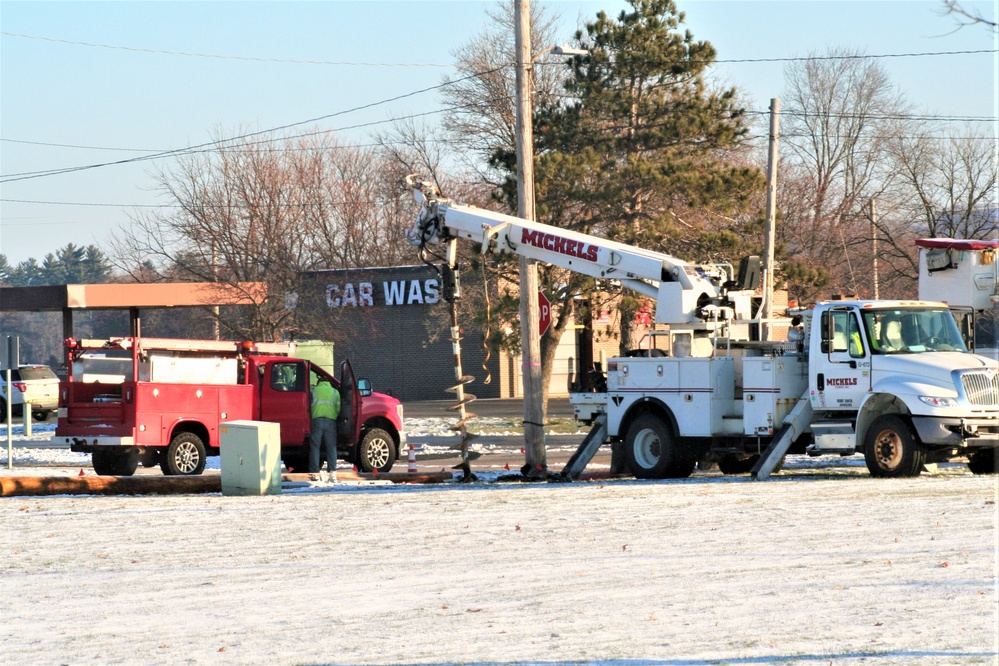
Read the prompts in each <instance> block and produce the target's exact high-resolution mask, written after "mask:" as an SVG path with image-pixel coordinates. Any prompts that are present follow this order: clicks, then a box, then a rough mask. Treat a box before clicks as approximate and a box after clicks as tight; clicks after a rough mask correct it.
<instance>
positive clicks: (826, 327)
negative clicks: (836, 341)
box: [819, 310, 833, 354]
mask: <svg viewBox="0 0 999 666" xmlns="http://www.w3.org/2000/svg"><path fill="white" fill-rule="evenodd" d="M819 326H820V327H821V328H820V330H821V333H822V353H823V354H828V353H829V350H830V349H832V337H833V334H832V321H831V319H830V317H829V311H828V310H826V311H825V312H823V313H822V318H821V320H820V322H819Z"/></svg>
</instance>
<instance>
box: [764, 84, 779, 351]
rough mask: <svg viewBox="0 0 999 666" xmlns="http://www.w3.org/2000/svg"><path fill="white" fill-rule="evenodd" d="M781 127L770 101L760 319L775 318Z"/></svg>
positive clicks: (776, 109)
mask: <svg viewBox="0 0 999 666" xmlns="http://www.w3.org/2000/svg"><path fill="white" fill-rule="evenodd" d="M779 127H780V100H779V99H777V98H776V97H774V98H772V99H771V100H770V148H769V153H768V155H767V230H766V248H764V254H763V307H762V309H761V312H760V318H761V319H763V320H764V321H766V320H768V319H771V318H772V316H773V298H774V251H775V250H774V245H775V242H774V235H775V234H776V227H777V135H778V132H779ZM760 333H761V335H760V339H761V340H769V339H770V323H769V322H766V323H764V324H763V325H762V326H761V327H760Z"/></svg>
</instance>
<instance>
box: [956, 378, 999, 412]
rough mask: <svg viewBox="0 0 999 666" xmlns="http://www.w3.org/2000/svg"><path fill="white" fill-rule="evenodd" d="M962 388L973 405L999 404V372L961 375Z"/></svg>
mask: <svg viewBox="0 0 999 666" xmlns="http://www.w3.org/2000/svg"><path fill="white" fill-rule="evenodd" d="M961 386H962V387H963V388H964V394H965V395H966V396H968V402H970V403H971V404H972V405H983V406H988V405H997V404H999V372H968V373H965V374H963V375H961Z"/></svg>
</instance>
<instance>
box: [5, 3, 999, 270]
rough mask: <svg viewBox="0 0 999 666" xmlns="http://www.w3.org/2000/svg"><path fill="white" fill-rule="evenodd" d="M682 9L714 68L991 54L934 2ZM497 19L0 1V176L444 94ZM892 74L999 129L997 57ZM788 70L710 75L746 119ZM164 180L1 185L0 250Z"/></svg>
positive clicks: (408, 7) (948, 59) (420, 105)
mask: <svg viewBox="0 0 999 666" xmlns="http://www.w3.org/2000/svg"><path fill="white" fill-rule="evenodd" d="M962 4H963V5H964V6H965V7H967V8H969V9H972V10H974V11H978V12H980V13H982V14H983V15H984V16H986V17H988V18H990V19H991V20H995V17H996V14H997V5H999V3H997V2H996V1H995V0H993V1H992V2H963V3H962ZM551 5H552V6H553V8H554V9H555V10H556V11H558V12H559V13H561V14H562V16H563V25H564V30H563V31H562V33H561V35H560V39H559V41H568V40H569V39H570V38H571V36H572V34H573V32H574V30H575V28H576V26H577V24H578V23H579V22H581V21H587V20H592V18H593V17H594V16H595V15H596V13H597V11H599V10H601V9H603V10H605V11H607V12H608V13H611V14H617V13H618V12H619V11H620V10H621V9H622V8H623V7H624V6H625V5H624V3H622V2H619V1H617V0H606V1H604V2H568V1H563V2H554V3H551ZM678 5H679V8H680V9H681V10H682V11H684V12H686V14H687V27H688V29H690V30H691V31H692V32H693V34H694V36H695V37H696V38H697V39H706V40H708V41H710V42H711V43H712V44H714V46H715V47H716V49H717V50H718V57H719V59H720V60H722V61H724V60H747V59H760V58H789V57H795V56H803V55H806V54H808V53H809V52H819V51H824V50H825V49H827V48H829V47H847V48H858V49H863V50H865V51H866V52H867V53H868V54H871V55H881V54H905V53H924V52H943V51H967V50H980V49H991V50H995V49H996V48H997V37H996V34H995V33H994V32H990V31H989V30H986V29H985V28H984V27H981V26H970V27H965V28H961V29H958V28H957V24H956V21H955V19H954V18H953V17H946V16H943V15H942V14H941V10H942V3H941V2H940V1H939V0H928V1H920V2H916V1H889V2H867V1H861V0H856V1H837V2H820V1H815V2H813V1H809V0H793V1H792V0H786V1H776V0H773V1H767V2H763V1H740V2H732V1H710V0H693V1H691V0H687V1H684V0H678ZM491 6H493V3H491V2H489V3H481V2H424V1H412V2H305V3H297V2H163V3H154V2H70V3H65V2H37V1H32V2H7V1H2V2H0V31H2V32H3V33H5V34H2V35H0V139H2V141H0V173H2V174H3V176H4V177H5V178H9V177H10V176H11V175H12V174H20V173H25V172H33V171H41V170H48V169H59V168H65V167H75V166H81V165H90V164H98V163H105V162H113V161H117V160H122V159H127V158H130V157H135V156H138V155H142V154H145V153H150V152H157V151H162V150H171V149H177V148H183V147H185V146H189V145H194V144H200V143H204V142H206V141H209V140H210V139H211V137H212V136H213V132H216V131H218V132H221V133H224V134H234V133H237V132H238V131H239V130H248V131H256V130H263V129H269V128H273V127H279V126H284V125H289V124H292V123H299V122H302V121H306V120H309V119H313V118H320V117H325V116H330V115H331V114H338V113H341V112H345V111H349V110H351V109H354V108H355V107H360V106H362V105H368V104H372V103H376V102H380V101H383V100H388V99H390V98H393V97H398V96H401V95H406V94H408V93H412V92H414V91H419V90H422V89H424V88H429V87H432V86H435V85H437V84H439V83H440V80H441V77H442V76H443V75H444V74H446V73H448V72H449V71H450V70H449V68H448V66H449V65H450V63H452V62H453V57H452V52H453V50H454V49H456V48H457V47H459V46H460V45H462V44H463V43H464V42H466V41H467V40H468V39H469V38H471V37H472V36H474V35H475V34H477V33H478V32H480V31H481V30H482V29H483V28H484V26H485V25H486V23H487V20H488V19H487V17H486V14H485V11H486V9H488V8H489V7H491ZM8 33H13V34H8ZM14 34H16V35H27V36H29V37H24V36H14ZM41 38H44V39H41ZM51 40H62V41H51ZM66 42H85V43H87V44H89V45H84V44H70V43H66ZM106 46H114V47H127V48H106ZM150 51H160V52H150ZM163 51H170V52H187V53H199V54H211V55H217V56H226V57H224V58H209V57H193V56H186V55H176V54H168V53H162V52H163ZM279 60H286V61H305V60H309V61H318V62H320V63H323V64H303V63H301V62H276V61H279ZM882 62H883V63H884V65H885V67H886V68H887V70H888V72H889V73H890V74H891V76H892V77H893V81H894V83H895V84H896V85H897V86H898V88H899V90H900V91H901V92H903V93H904V94H905V95H906V96H907V97H908V99H909V100H910V101H911V102H912V103H913V104H915V105H916V107H917V108H918V109H919V110H920V111H921V112H924V113H927V114H942V115H947V116H977V117H981V116H987V117H996V116H997V114H999V101H997V86H996V73H997V71H999V67H997V62H999V60H997V57H996V55H995V54H994V53H993V54H980V55H952V56H929V57H903V58H886V59H884V60H883V61H882ZM331 63H369V64H331ZM390 64H398V65H405V66H390ZM784 66H785V63H782V62H776V63H759V62H756V63H749V62H747V63H722V64H720V65H718V66H717V67H716V69H715V71H716V73H717V74H718V75H719V76H721V77H722V79H723V80H724V81H725V82H726V83H727V84H728V85H732V86H736V87H739V88H740V89H742V90H743V91H744V92H745V93H746V95H747V97H748V99H749V100H750V101H751V106H752V108H753V109H756V110H765V109H766V108H767V106H768V104H769V99H770V98H771V97H780V96H781V92H782V90H783V86H784V83H783V70H784ZM440 106H441V105H440V102H439V99H438V97H437V95H436V93H434V92H428V93H422V94H418V95H413V96H409V97H406V98H405V99H401V100H398V101H395V102H388V103H385V104H378V105H376V106H372V107H369V108H367V109H365V110H363V111H357V112H349V113H343V114H342V115H337V116H335V117H328V118H326V119H325V120H322V121H320V122H319V123H318V126H320V127H323V128H328V129H341V128H345V127H349V126H353V125H358V124H363V123H372V122H376V123H377V122H384V121H388V120H390V119H391V118H393V117H399V116H404V115H408V114H413V113H424V112H433V111H436V110H439V109H440ZM434 118H435V116H433V115H431V116H428V120H431V121H432V120H433V119H434ZM309 126H312V125H309ZM380 127H381V128H385V127H387V126H386V125H382V126H379V125H374V126H373V127H371V128H365V129H355V130H349V131H345V134H346V137H347V138H348V139H349V141H350V142H354V143H364V142H365V139H366V138H367V137H369V136H370V132H372V131H374V130H377V129H379V128H380ZM992 127H993V131H995V127H996V126H995V124H993V126H992ZM39 144H58V145H39ZM170 165H171V163H170V162H169V161H168V160H160V161H158V162H140V163H136V164H126V165H118V166H107V167H103V168H97V169H89V170H85V171H79V172H75V173H66V174H62V175H56V176H48V177H44V178H34V179H30V180H18V181H14V180H8V182H4V183H2V184H0V199H3V201H0V253H3V254H6V255H7V258H8V261H10V262H11V263H12V264H15V263H17V262H19V261H23V260H25V259H27V258H28V257H35V258H37V259H38V260H39V261H41V259H42V258H43V257H44V255H45V254H46V253H48V252H54V251H55V250H57V249H58V248H60V247H62V246H64V245H65V244H66V243H70V242H72V243H76V244H78V245H87V244H90V243H94V244H97V245H99V246H104V245H105V243H106V241H107V238H108V237H109V236H110V235H111V234H113V233H114V232H115V230H116V228H117V227H118V225H120V224H125V223H127V221H128V217H127V214H126V213H127V211H128V210H129V209H130V207H132V206H135V205H153V204H161V203H164V201H162V200H161V199H158V198H157V195H156V194H155V193H154V192H152V191H151V188H152V187H153V185H154V182H153V179H152V177H151V175H150V174H151V172H152V170H154V169H155V168H157V167H158V166H159V167H163V168H168V167H169V166H170ZM25 202H37V203H25ZM81 204H89V205H81Z"/></svg>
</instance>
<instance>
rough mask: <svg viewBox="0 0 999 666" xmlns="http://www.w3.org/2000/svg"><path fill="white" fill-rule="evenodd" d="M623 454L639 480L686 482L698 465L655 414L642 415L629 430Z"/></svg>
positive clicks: (667, 426)
mask: <svg viewBox="0 0 999 666" xmlns="http://www.w3.org/2000/svg"><path fill="white" fill-rule="evenodd" d="M624 455H625V459H626V460H627V461H628V468H629V469H630V470H631V473H632V474H634V475H635V477H636V478H639V479H666V478H670V479H685V478H687V477H688V476H690V474H691V472H693V471H694V466H695V465H696V464H697V461H696V460H694V457H693V456H691V455H688V454H687V453H686V452H685V451H684V450H683V449H682V448H681V447H680V446H679V445H678V444H677V442H676V438H675V437H673V433H672V432H671V429H670V427H669V425H667V424H666V423H665V422H664V421H663V420H662V419H660V418H659V417H657V416H654V415H652V414H644V415H642V416H639V417H638V418H637V419H635V421H634V423H632V424H631V427H629V428H628V434H627V436H626V437H625V440H624Z"/></svg>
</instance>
